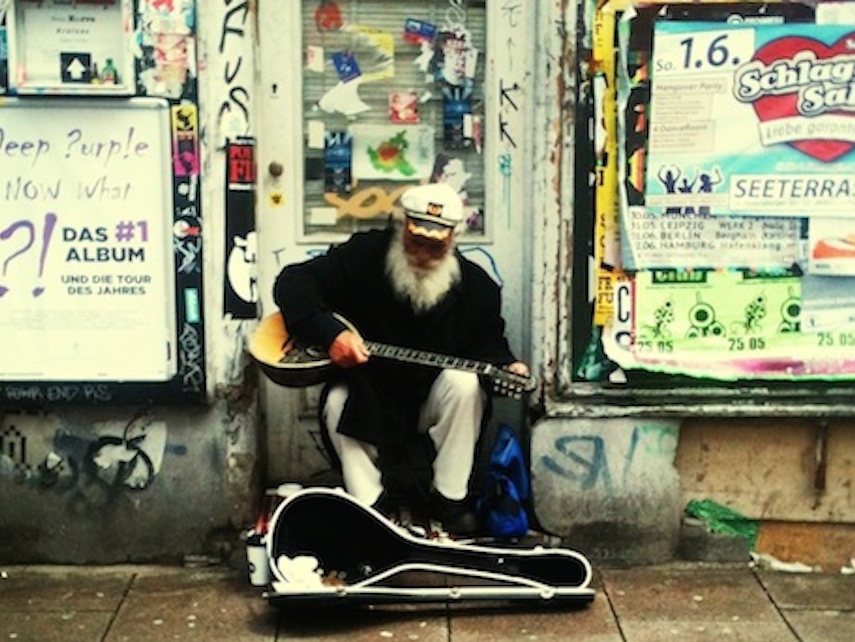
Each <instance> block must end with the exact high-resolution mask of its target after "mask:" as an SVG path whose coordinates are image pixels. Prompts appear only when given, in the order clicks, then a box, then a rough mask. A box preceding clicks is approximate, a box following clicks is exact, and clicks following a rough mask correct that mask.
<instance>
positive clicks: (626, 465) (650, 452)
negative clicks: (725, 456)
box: [540, 424, 678, 494]
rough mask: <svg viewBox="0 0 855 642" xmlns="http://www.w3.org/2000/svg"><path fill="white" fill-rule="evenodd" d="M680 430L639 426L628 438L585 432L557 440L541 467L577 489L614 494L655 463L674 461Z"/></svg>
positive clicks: (665, 426)
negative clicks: (657, 461)
mask: <svg viewBox="0 0 855 642" xmlns="http://www.w3.org/2000/svg"><path fill="white" fill-rule="evenodd" d="M677 436H678V430H677V428H676V427H675V426H672V425H663V424H639V425H637V426H635V427H634V428H633V429H632V431H631V432H630V434H629V438H628V439H627V437H626V434H625V432H624V431H622V430H615V431H614V432H613V433H612V436H610V434H609V433H608V432H605V431H601V432H598V433H594V432H590V431H585V432H582V433H574V434H568V435H561V436H559V437H557V438H556V439H555V442H554V444H553V446H554V452H551V453H547V454H545V455H542V456H541V457H540V464H541V466H542V468H543V469H544V470H546V471H548V472H549V473H551V474H553V475H557V476H558V477H561V478H562V479H564V480H568V481H569V482H571V483H572V484H573V485H574V486H575V487H576V488H578V490H582V491H592V490H596V491H600V492H602V491H604V492H605V493H607V494H612V493H614V492H617V491H618V490H620V489H622V488H625V487H628V486H629V485H630V483H633V482H635V481H637V479H638V477H639V476H640V475H643V474H644V473H645V471H646V469H647V468H648V467H649V463H650V461H652V460H662V459H665V460H667V461H673V460H674V455H675V453H676V450H677Z"/></svg>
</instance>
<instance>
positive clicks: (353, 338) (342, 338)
mask: <svg viewBox="0 0 855 642" xmlns="http://www.w3.org/2000/svg"><path fill="white" fill-rule="evenodd" d="M327 352H328V354H329V358H330V360H331V361H332V362H333V363H334V364H335V365H337V366H339V367H341V368H352V367H353V366H358V365H360V364H363V363H365V362H366V361H368V357H369V355H370V353H369V352H368V348H366V347H365V344H364V343H363V341H362V337H360V336H359V335H358V334H356V333H355V332H353V331H352V330H343V331H342V332H341V333H339V335H338V336H337V337H336V338H335V339H333V342H332V343H331V344H330V347H329V350H328V351H327Z"/></svg>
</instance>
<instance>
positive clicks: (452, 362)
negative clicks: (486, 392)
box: [365, 341, 537, 397]
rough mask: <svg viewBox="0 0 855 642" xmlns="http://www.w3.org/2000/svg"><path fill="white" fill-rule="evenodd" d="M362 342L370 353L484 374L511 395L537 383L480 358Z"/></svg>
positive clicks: (516, 394) (500, 389) (522, 391)
mask: <svg viewBox="0 0 855 642" xmlns="http://www.w3.org/2000/svg"><path fill="white" fill-rule="evenodd" d="M365 346H366V347H367V348H368V350H369V351H370V352H371V356H373V357H381V358H384V359H392V360H395V361H404V362H407V363H415V364H419V365H423V366H434V367H437V368H449V369H451V370H463V371H465V372H474V373H475V374H479V375H486V376H487V377H489V378H490V379H492V380H493V384H494V387H495V389H496V390H497V391H498V392H500V393H502V394H504V395H507V396H511V397H519V396H520V395H521V394H522V393H524V392H531V391H533V390H534V389H535V388H536V387H537V381H536V380H535V379H534V377H524V376H522V375H518V374H514V373H513V372H509V371H507V370H505V369H503V368H500V367H498V366H495V365H493V364H492V363H486V362H484V361H476V360H474V359H463V358H462V357H452V356H449V355H446V354H439V353H436V352H427V351H425V350H417V349H416V348H403V347H401V346H392V345H389V344H386V343H377V342H374V341H366V342H365Z"/></svg>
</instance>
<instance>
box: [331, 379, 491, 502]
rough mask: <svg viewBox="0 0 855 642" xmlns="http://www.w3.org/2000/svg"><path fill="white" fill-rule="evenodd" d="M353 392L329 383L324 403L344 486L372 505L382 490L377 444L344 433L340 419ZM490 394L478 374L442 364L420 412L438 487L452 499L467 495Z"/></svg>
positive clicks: (437, 488)
mask: <svg viewBox="0 0 855 642" xmlns="http://www.w3.org/2000/svg"><path fill="white" fill-rule="evenodd" d="M348 394H349V391H348V388H347V385H346V384H343V383H341V384H337V385H335V386H333V387H332V388H331V389H330V391H329V394H328V396H327V400H326V404H325V405H324V409H323V413H324V423H325V424H326V426H327V431H328V432H329V436H330V440H331V441H332V445H333V448H335V451H336V453H337V454H338V458H339V460H341V467H342V476H343V478H344V488H345V490H346V491H347V492H348V493H350V494H351V495H353V496H354V497H356V498H357V499H358V500H360V501H361V502H363V503H365V504H368V505H369V506H370V505H371V504H373V503H374V502H376V501H377V499H378V498H379V497H380V494H381V493H382V492H383V482H382V479H381V473H380V469H379V468H378V467H377V459H378V454H379V453H378V450H377V447H376V446H374V445H373V444H369V443H366V442H364V441H360V440H358V439H354V438H353V437H348V436H347V435H341V434H339V432H338V424H339V421H340V420H341V413H342V410H343V409H344V404H345V401H347V397H348ZM486 400H487V396H486V394H485V393H484V391H483V389H482V388H481V386H480V385H479V383H478V375H476V374H473V373H471V372H462V371H460V370H443V371H442V372H441V373H440V374H439V376H438V377H437V378H436V380H435V381H434V383H433V385H432V386H431V389H430V393H429V394H428V398H427V401H426V402H425V404H424V406H423V407H422V409H421V411H420V413H419V425H418V430H419V432H420V433H427V434H428V435H429V436H430V438H431V441H432V442H433V445H434V448H435V450H436V457H435V458H434V460H433V466H432V467H433V487H434V489H435V490H437V491H438V492H439V493H440V494H442V495H443V496H444V497H447V498H448V499H454V500H459V499H463V498H464V497H466V495H467V492H468V489H469V476H470V475H471V473H472V465H473V463H474V461H475V446H476V444H477V443H478V437H479V435H480V433H481V419H482V417H483V415H484V406H485V404H486Z"/></svg>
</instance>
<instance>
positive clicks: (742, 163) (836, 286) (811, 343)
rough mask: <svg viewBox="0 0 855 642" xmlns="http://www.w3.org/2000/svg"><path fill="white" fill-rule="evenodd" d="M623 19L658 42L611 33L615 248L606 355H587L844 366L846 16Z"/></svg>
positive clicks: (848, 320) (849, 77)
mask: <svg viewBox="0 0 855 642" xmlns="http://www.w3.org/2000/svg"><path fill="white" fill-rule="evenodd" d="M632 27H638V28H639V29H646V30H647V31H646V33H652V36H653V39H652V43H653V48H652V51H651V50H649V49H648V50H647V51H646V52H644V51H638V50H631V49H630V46H631V42H636V46H638V45H637V42H641V39H635V40H633V39H631V38H629V37H628V36H629V34H630V33H634V32H632V29H626V30H625V31H624V32H621V35H622V38H621V39H620V42H619V46H620V48H621V49H620V56H619V57H620V65H619V66H618V68H617V72H616V77H615V80H616V87H617V96H618V102H619V110H618V113H619V114H621V116H622V119H621V120H620V124H619V129H618V130H617V131H618V136H619V143H618V144H619V149H620V150H621V159H620V161H621V162H620V165H619V172H617V173H618V179H619V185H620V187H619V190H620V189H622V190H623V191H620V199H619V201H620V212H619V220H620V247H621V251H620V258H619V261H618V262H617V264H616V265H613V266H611V267H612V271H613V274H614V278H613V279H612V281H610V282H609V284H610V285H611V286H612V287H611V289H610V290H609V292H608V294H609V305H608V306H605V305H602V306H600V305H598V303H599V299H595V316H594V318H595V319H596V318H597V316H596V315H597V314H600V316H602V317H603V318H605V322H604V323H603V324H602V325H603V328H602V331H601V333H600V335H599V336H598V340H599V339H601V347H602V351H601V353H600V356H597V355H596V354H594V352H595V351H592V354H594V358H600V357H601V362H600V363H594V361H593V360H592V359H589V360H588V361H585V360H584V359H582V360H580V364H581V365H584V366H586V367H588V370H589V371H591V372H593V371H594V369H592V368H590V365H591V363H594V365H597V366H599V369H598V370H597V372H598V373H599V374H597V375H596V376H598V377H601V376H602V372H607V373H609V374H608V376H609V378H610V379H614V376H615V372H618V371H622V374H625V373H633V374H634V375H637V376H638V377H639V379H640V380H644V378H645V377H648V376H649V373H663V374H678V375H687V376H689V377H694V378H697V379H698V380H705V379H717V380H721V381H751V380H776V381H811V380H815V381H832V380H845V381H849V380H852V379H855V357H853V352H852V351H853V349H855V297H853V295H852V294H851V292H855V279H853V277H855V217H853V214H852V212H853V211H855V210H853V209H852V207H851V205H853V203H852V202H850V201H851V199H852V198H855V189H853V188H855V181H853V180H852V176H855V171H853V170H855V119H853V118H852V116H853V114H855V100H853V99H852V98H851V94H852V91H851V87H852V86H853V85H855V58H853V56H852V54H851V53H849V52H850V51H855V44H853V43H855V25H853V24H851V22H850V24H849V25H844V24H834V25H829V24H815V23H812V22H808V21H801V22H793V23H788V22H785V21H784V20H783V19H774V20H773V19H772V18H769V19H764V20H762V21H761V20H758V21H751V20H741V21H734V22H727V23H725V22H697V21H689V20H670V21H669V20H664V19H658V18H657V17H655V16H654V17H652V18H651V19H650V20H649V22H647V23H646V25H645V24H643V23H642V24H637V25H632ZM610 131H612V132H614V131H615V130H614V129H612V130H610ZM598 238H599V237H598ZM580 369H581V366H580ZM619 379H620V378H619V377H618V378H617V379H614V380H616V381H618V380H619Z"/></svg>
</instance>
